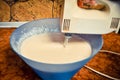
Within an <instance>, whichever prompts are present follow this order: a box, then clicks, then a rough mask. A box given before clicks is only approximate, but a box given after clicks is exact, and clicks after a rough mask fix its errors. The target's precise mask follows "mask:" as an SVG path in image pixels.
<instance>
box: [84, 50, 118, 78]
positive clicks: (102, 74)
mask: <svg viewBox="0 0 120 80" xmlns="http://www.w3.org/2000/svg"><path fill="white" fill-rule="evenodd" d="M99 52H108V53H111V54H115V55H118V56H120V53H116V52H113V51H108V50H100V51H99ZM84 67H85V68H87V69H89V70H91V71H93V72H95V73H97V74H99V75H101V76H104V77H106V78H109V79H112V80H120V79H118V78H115V77H112V76H109V75H107V74H104V73H102V72H99V71H97V70H95V69H93V68H91V67H89V66H87V65H84Z"/></svg>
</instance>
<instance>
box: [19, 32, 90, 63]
mask: <svg viewBox="0 0 120 80" xmlns="http://www.w3.org/2000/svg"><path fill="white" fill-rule="evenodd" d="M63 41H64V35H63V34H61V33H49V34H47V33H46V34H39V35H34V36H32V37H29V38H27V39H26V40H24V41H23V43H22V45H21V53H22V54H23V55H24V56H25V57H27V58H29V59H32V60H35V61H40V62H44V63H53V64H63V63H72V62H76V61H80V60H83V59H85V58H87V57H89V56H90V55H91V46H90V44H89V43H88V42H87V41H85V40H83V39H81V38H80V37H78V36H75V35H74V36H73V37H72V38H71V39H70V41H69V44H68V45H67V46H66V47H64V46H63Z"/></svg>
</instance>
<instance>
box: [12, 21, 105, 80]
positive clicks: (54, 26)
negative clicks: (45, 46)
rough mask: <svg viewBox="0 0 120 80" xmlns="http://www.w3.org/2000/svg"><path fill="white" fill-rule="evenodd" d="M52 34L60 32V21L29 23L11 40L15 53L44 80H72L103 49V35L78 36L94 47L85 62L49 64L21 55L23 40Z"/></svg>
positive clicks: (15, 33) (21, 27)
mask: <svg viewBox="0 0 120 80" xmlns="http://www.w3.org/2000/svg"><path fill="white" fill-rule="evenodd" d="M50 32H60V20H59V19H41V20H35V21H31V22H28V23H26V24H24V25H22V26H20V27H19V28H17V29H16V30H15V31H14V32H13V33H12V35H11V38H10V45H11V47H12V49H13V50H14V51H15V53H16V54H17V55H19V56H20V58H21V59H23V60H24V61H25V62H26V63H27V64H28V65H29V66H30V67H31V68H32V69H33V70H34V71H35V72H36V73H37V74H38V75H39V76H40V77H41V78H42V79H43V80H70V79H71V77H72V76H73V75H74V74H75V73H76V72H77V71H78V70H79V69H80V68H82V67H83V66H84V65H85V64H86V63H87V62H88V61H89V60H90V59H91V58H92V57H93V56H94V55H95V54H97V52H98V51H99V50H100V49H101V47H102V42H103V40H102V37H101V35H91V34H89V35H87V34H76V35H79V36H80V37H81V38H83V39H85V40H87V41H88V42H89V43H90V45H91V47H92V54H91V56H90V57H88V58H86V59H84V60H81V61H77V62H73V63H65V64H49V63H43V62H38V61H34V60H31V59H29V58H26V57H25V56H24V55H23V54H21V53H20V46H21V43H22V41H23V40H25V39H26V38H28V37H30V36H32V35H35V34H43V33H50ZM34 54H35V53H34ZM68 56H69V55H68Z"/></svg>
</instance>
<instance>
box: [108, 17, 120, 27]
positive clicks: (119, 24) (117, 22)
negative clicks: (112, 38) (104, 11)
mask: <svg viewBox="0 0 120 80" xmlns="http://www.w3.org/2000/svg"><path fill="white" fill-rule="evenodd" d="M118 27H120V18H112V22H111V26H110V28H111V29H117V28H118Z"/></svg>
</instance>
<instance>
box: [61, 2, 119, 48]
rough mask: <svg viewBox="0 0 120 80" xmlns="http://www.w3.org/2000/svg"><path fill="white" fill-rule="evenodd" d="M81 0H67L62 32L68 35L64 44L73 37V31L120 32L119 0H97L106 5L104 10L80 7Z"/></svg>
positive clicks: (93, 32) (88, 32)
mask: <svg viewBox="0 0 120 80" xmlns="http://www.w3.org/2000/svg"><path fill="white" fill-rule="evenodd" d="M79 1H80V0H78V1H77V0H65V3H64V7H63V8H64V9H63V11H62V15H61V16H62V17H61V18H62V19H61V32H63V33H65V36H66V37H65V41H64V46H65V45H66V44H67V43H68V40H69V39H70V38H71V33H78V34H107V33H110V32H113V31H115V32H116V33H120V1H119V0H96V1H98V2H99V3H101V4H103V5H104V6H105V7H104V8H103V9H102V10H96V9H83V8H80V7H79V6H78V2H79ZM81 1H82V0H81ZM83 1H84V0H83Z"/></svg>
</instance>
